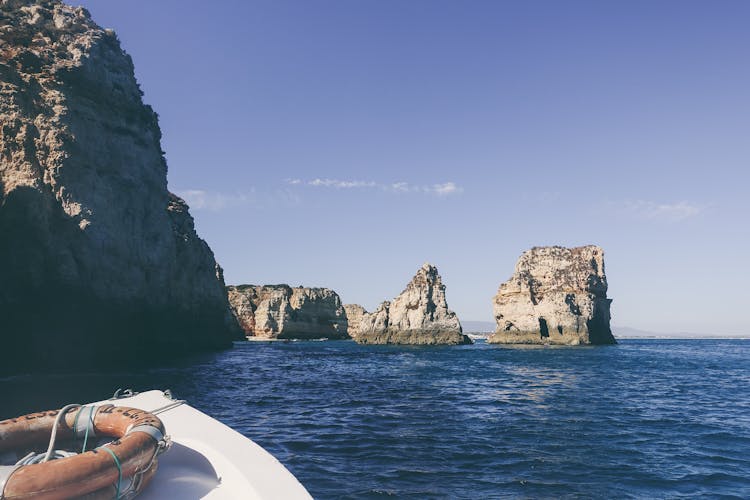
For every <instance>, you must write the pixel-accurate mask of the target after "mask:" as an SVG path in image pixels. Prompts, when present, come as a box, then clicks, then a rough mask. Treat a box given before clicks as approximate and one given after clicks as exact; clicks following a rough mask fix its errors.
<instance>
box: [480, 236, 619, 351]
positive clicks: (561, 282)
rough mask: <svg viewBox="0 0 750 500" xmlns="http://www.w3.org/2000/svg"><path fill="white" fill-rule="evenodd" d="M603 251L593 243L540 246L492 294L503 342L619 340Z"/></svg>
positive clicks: (499, 338)
mask: <svg viewBox="0 0 750 500" xmlns="http://www.w3.org/2000/svg"><path fill="white" fill-rule="evenodd" d="M611 302H612V300H611V299H608V298H607V276H606V275H605V274H604V251H603V250H602V249H601V248H600V247H598V246H593V245H588V246H583V247H577V248H563V247H558V246H554V247H535V248H532V249H531V250H528V251H526V252H524V253H523V255H521V258H520V259H518V263H517V264H516V271H515V273H514V274H513V276H512V277H511V278H510V279H509V280H508V281H506V282H505V283H503V284H501V285H500V289H499V290H498V292H497V295H495V298H494V299H493V303H494V307H493V309H494V314H495V321H496V323H497V329H496V331H495V333H494V334H493V335H492V336H490V338H489V339H488V342H490V343H503V344H567V345H579V344H614V343H615V338H614V337H613V336H612V332H611V330H610V328H609V319H610V315H609V305H610V303H611Z"/></svg>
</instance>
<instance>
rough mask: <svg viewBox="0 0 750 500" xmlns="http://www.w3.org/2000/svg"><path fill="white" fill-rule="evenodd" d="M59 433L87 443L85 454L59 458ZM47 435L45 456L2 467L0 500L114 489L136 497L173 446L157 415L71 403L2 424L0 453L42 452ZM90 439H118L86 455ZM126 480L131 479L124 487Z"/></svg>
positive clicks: (78, 494) (110, 405)
mask: <svg viewBox="0 0 750 500" xmlns="http://www.w3.org/2000/svg"><path fill="white" fill-rule="evenodd" d="M73 408H77V411H76V412H75V414H73V412H72V411H70V410H72V409H73ZM58 434H59V435H60V436H62V437H63V438H65V439H83V447H82V450H81V453H79V454H72V456H65V455H60V451H59V450H54V444H55V440H56V438H57V436H58ZM45 435H46V436H47V437H48V438H49V445H48V447H47V451H46V452H45V453H37V454H34V453H31V454H30V455H31V457H29V455H27V456H26V457H24V459H22V460H21V461H19V462H18V464H17V465H16V466H11V467H0V500H6V499H7V500H12V499H22V498H30V497H32V496H33V497H34V498H40V499H44V498H50V499H51V498H60V497H66V498H67V497H71V496H81V495H87V494H89V493H99V492H102V493H103V492H104V491H105V490H109V491H110V492H111V490H112V489H114V490H115V491H116V494H115V498H132V496H135V494H137V493H138V492H139V491H140V490H141V489H142V488H143V487H144V486H145V485H146V484H147V483H148V481H149V480H150V479H151V477H152V476H153V474H154V473H155V471H156V467H157V457H158V455H160V454H161V453H163V452H164V451H166V450H167V449H168V448H169V446H170V444H171V440H170V439H169V437H168V436H167V435H166V433H165V429H164V424H163V423H162V421H161V420H160V419H159V418H158V417H156V416H155V415H154V414H153V413H150V412H146V411H144V410H140V409H137V408H130V407H123V406H115V405H112V404H102V405H87V406H81V405H67V406H65V407H63V408H61V409H60V410H52V411H47V412H39V413H32V414H29V415H23V416H21V417H17V418H15V419H8V420H4V421H0V453H3V452H6V451H11V450H19V449H24V448H26V449H28V448H34V447H35V448H37V449H38V448H39V447H40V446H42V444H43V443H44V441H45V440H46V439H47V437H45ZM91 437H112V438H114V441H112V442H110V443H107V444H104V445H102V446H99V447H97V448H94V449H91V450H88V451H86V447H87V446H88V441H89V438H91ZM102 451H103V452H105V453H101V452H102ZM24 461H25V462H24ZM35 462H37V463H35ZM3 469H5V470H3ZM3 472H5V474H3ZM126 479H129V480H130V481H129V484H128V485H127V487H125V488H124V487H123V485H124V484H126V483H125V481H126ZM109 496H110V497H111V493H110V494H109Z"/></svg>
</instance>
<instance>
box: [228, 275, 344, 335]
mask: <svg viewBox="0 0 750 500" xmlns="http://www.w3.org/2000/svg"><path fill="white" fill-rule="evenodd" d="M227 292H228V293H229V302H230V304H231V305H232V310H233V312H234V314H235V316H236V317H237V320H238V322H239V323H240V326H241V327H242V328H243V330H244V331H245V335H246V336H247V337H251V338H256V339H320V338H326V339H346V338H349V335H348V334H347V320H346V313H345V312H344V307H343V306H342V305H341V299H340V298H339V296H338V294H337V293H336V292H334V291H333V290H330V289H328V288H305V287H301V286H300V287H297V288H292V287H290V286H289V285H263V286H257V285H239V286H228V287H227Z"/></svg>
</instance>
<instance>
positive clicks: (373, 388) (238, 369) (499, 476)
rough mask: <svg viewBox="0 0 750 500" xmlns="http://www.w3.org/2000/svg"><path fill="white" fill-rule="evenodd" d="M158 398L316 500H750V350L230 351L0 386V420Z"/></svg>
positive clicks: (638, 346)
mask: <svg viewBox="0 0 750 500" xmlns="http://www.w3.org/2000/svg"><path fill="white" fill-rule="evenodd" d="M126 386H127V387H132V388H133V389H136V390H147V389H150V388H167V387H169V388H171V389H172V390H173V392H174V393H175V394H176V395H177V396H178V397H181V398H186V399H188V400H189V402H190V404H192V405H193V406H195V407H197V408H199V409H201V410H203V411H205V412H206V413H208V414H210V415H212V416H214V417H216V418H218V419H220V420H222V421H223V422H225V423H227V424H228V425H230V426H232V427H234V428H235V429H237V430H238V431H240V432H241V433H243V434H245V435H246V436H248V437H250V438H251V439H253V440H255V441H256V442H258V443H259V444H261V445H262V446H263V447H265V448H266V449H268V450H269V451H270V452H272V453H273V454H274V455H275V456H276V457H278V458H279V459H280V460H281V461H282V462H283V463H284V464H285V465H286V466H287V467H288V468H289V469H290V470H291V471H292V472H293V473H294V474H295V475H296V476H297V477H298V478H299V479H300V481H301V482H302V483H303V484H304V485H305V486H306V487H307V488H308V489H309V491H310V492H311V493H312V494H313V496H315V497H316V498H321V499H328V498H381V497H383V498H384V497H398V498H405V497H406V498H408V497H411V498H506V497H511V498H517V497H523V498H581V497H585V498H674V497H692V496H718V497H722V496H724V497H727V498H731V497H737V498H749V497H750V341H748V340H624V341H621V343H620V344H619V345H616V346H606V347H577V348H551V347H534V348H532V347H527V348H515V347H514V348H509V347H500V346H492V345H487V344H485V343H483V342H480V343H478V344H476V345H474V346H461V347H427V348H425V347H395V346H361V345H357V344H355V343H353V342H348V341H338V342H335V341H334V342H288V343H284V342H274V343H254V342H246V343H238V344H236V345H235V348H234V349H232V350H230V351H226V352H222V353H217V354H214V355H208V356H202V357H197V358H192V359H190V360H186V361H182V362H180V363H174V364H170V365H167V366H163V367H160V368H150V369H145V370H138V371H122V372H117V373H107V374H93V373H81V374H67V375H52V376H50V375H47V376H18V377H11V378H5V379H0V396H1V397H2V399H1V400H2V402H3V404H2V409H1V411H0V413H1V414H0V418H6V417H9V416H15V415H19V414H21V413H26V412H29V411H32V410H40V409H47V408H53V407H58V406H60V405H61V404H63V403H66V402H71V401H78V402H81V401H91V400H95V399H101V398H104V397H107V396H109V394H110V393H111V392H113V391H114V389H116V388H118V387H126Z"/></svg>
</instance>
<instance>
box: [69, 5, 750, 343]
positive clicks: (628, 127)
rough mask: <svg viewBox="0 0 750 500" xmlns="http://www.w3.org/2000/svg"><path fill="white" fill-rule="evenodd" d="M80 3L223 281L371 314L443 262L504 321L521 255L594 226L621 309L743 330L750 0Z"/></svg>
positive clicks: (485, 314) (654, 323)
mask: <svg viewBox="0 0 750 500" xmlns="http://www.w3.org/2000/svg"><path fill="white" fill-rule="evenodd" d="M74 3H75V2H74ZM81 4H83V5H84V6H85V7H87V8H88V9H89V11H90V12H91V14H92V17H93V18H94V20H95V21H97V22H98V24H100V25H102V26H103V27H107V28H113V29H114V30H115V31H116V32H117V34H118V36H119V38H120V41H121V43H122V46H123V48H124V49H125V50H126V51H127V52H128V53H129V54H130V55H131V56H132V57H133V60H134V63H135V71H136V77H137V79H138V81H139V83H140V85H141V88H142V90H143V92H144V101H145V102H146V103H148V104H150V105H151V106H153V107H154V109H155V110H156V112H157V113H158V114H159V116H160V125H161V129H162V132H163V143H162V149H164V151H166V157H167V162H168V165H169V177H168V181H169V187H170V190H171V191H173V192H175V193H177V194H179V195H180V196H182V197H183V198H185V200H186V201H187V202H188V204H189V205H190V207H191V213H192V215H193V216H194V218H195V221H196V228H197V230H198V232H199V234H200V235H201V237H203V238H204V239H205V240H206V241H207V242H208V243H209V245H210V246H211V248H212V249H213V251H214V253H215V255H216V258H217V260H218V262H219V263H220V264H221V265H222V266H223V267H224V271H225V278H226V281H227V283H228V284H240V283H253V284H271V283H288V284H290V285H293V286H297V285H304V286H324V287H329V288H332V289H334V290H336V291H337V292H338V294H339V295H340V296H341V298H342V301H343V302H345V303H352V302H353V303H360V304H362V305H364V306H365V307H366V308H367V309H368V310H372V309H374V308H375V307H376V306H377V305H378V304H379V303H380V302H381V301H383V300H387V299H390V298H392V297H394V296H396V295H397V294H398V293H400V292H401V291H402V290H403V288H404V286H405V285H406V283H407V282H408V281H409V280H410V279H411V277H412V276H413V274H414V273H415V272H416V270H417V269H418V268H419V267H420V266H421V265H422V264H423V263H424V262H426V261H429V262H431V263H433V264H435V265H436V266H437V267H438V269H439V271H440V273H441V275H442V277H443V282H444V283H445V285H446V287H447V290H446V294H447V299H448V304H449V306H450V307H451V309H453V310H455V311H456V313H457V314H458V316H459V318H461V319H462V320H474V321H477V320H478V321H491V320H492V306H491V301H492V296H493V295H494V294H495V293H496V291H497V288H498V286H499V284H500V283H501V282H503V281H505V280H506V279H508V278H509V277H510V276H511V274H512V273H513V268H514V266H515V262H516V260H517V258H518V256H519V255H520V254H521V253H522V252H523V251H524V250H526V249H528V248H531V247H532V246H541V245H563V246H578V245H584V244H598V245H600V246H602V247H603V248H604V251H605V263H606V272H607V277H608V281H609V296H610V297H612V299H613V304H612V322H613V325H618V326H628V327H632V328H638V329H643V330H649V331H655V332H696V333H702V334H708V333H712V334H740V333H748V331H749V329H748V327H747V320H746V317H745V315H744V313H745V312H746V311H747V310H748V305H749V304H748V302H749V301H748V299H749V297H748V291H747V282H748V280H749V279H750V251H749V250H748V248H749V247H750V229H748V228H749V227H750V224H748V218H749V217H750V201H749V200H748V192H749V191H750V173H749V171H750V64H749V62H750V30H748V29H747V26H748V25H750V2H745V1H741V0H736V1H728V0H720V1H716V2H703V1H701V2H697V1H659V2H653V1H637V0H635V1H627V2H624V1H623V2H601V1H575V0H570V1H565V2H559V1H556V0H550V1H541V0H534V1H528V2H527V1H524V2H521V1H517V2H509V1H500V0H498V1H494V0H493V1H480V0H475V1H472V2H466V1H458V0H455V1H444V0H402V1H396V0H359V1H353V0H320V1H318V0H315V1H311V0H298V1H287V0H268V1H266V0H263V1H255V0H250V1H246V0H242V1H239V0H238V1H220V0H217V1H216V2H211V3H210V4H206V3H204V2H197V1H185V0H182V1H175V0H160V1H158V2H155V1H153V0H129V1H127V2H112V1H111V0H86V1H82V2H81Z"/></svg>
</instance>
